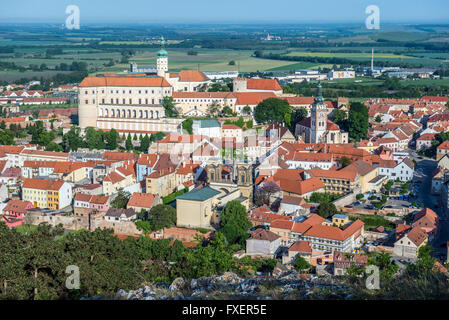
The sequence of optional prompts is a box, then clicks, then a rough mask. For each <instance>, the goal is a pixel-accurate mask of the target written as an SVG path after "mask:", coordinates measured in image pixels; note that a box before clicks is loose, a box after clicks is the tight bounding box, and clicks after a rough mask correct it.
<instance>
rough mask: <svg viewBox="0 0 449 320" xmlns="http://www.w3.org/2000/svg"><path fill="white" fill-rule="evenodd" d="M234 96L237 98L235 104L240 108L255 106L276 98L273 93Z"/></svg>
mask: <svg viewBox="0 0 449 320" xmlns="http://www.w3.org/2000/svg"><path fill="white" fill-rule="evenodd" d="M234 94H235V96H236V97H237V101H236V103H235V104H236V105H239V106H246V105H249V106H254V105H258V104H259V103H261V102H262V101H264V100H266V99H268V98H275V97H276V95H275V94H274V93H273V92H235V93H234Z"/></svg>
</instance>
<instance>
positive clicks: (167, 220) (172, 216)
mask: <svg viewBox="0 0 449 320" xmlns="http://www.w3.org/2000/svg"><path fill="white" fill-rule="evenodd" d="M149 221H150V223H151V227H152V229H153V230H161V229H163V228H170V227H173V226H175V225H176V209H175V208H173V207H172V206H170V205H166V204H159V205H157V206H154V207H153V208H151V210H150V214H149Z"/></svg>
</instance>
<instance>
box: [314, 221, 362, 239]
mask: <svg viewBox="0 0 449 320" xmlns="http://www.w3.org/2000/svg"><path fill="white" fill-rule="evenodd" d="M363 226H364V223H363V222H362V221H361V220H356V221H354V222H353V223H351V225H349V226H348V227H347V228H346V229H344V230H341V229H340V228H337V227H332V226H324V225H320V224H317V225H314V226H312V227H311V228H310V229H309V230H307V231H306V232H305V235H306V236H310V237H316V238H325V239H333V240H338V241H344V240H346V239H347V238H349V237H350V236H352V235H353V234H354V233H355V232H357V231H358V230H360V229H361V228H363Z"/></svg>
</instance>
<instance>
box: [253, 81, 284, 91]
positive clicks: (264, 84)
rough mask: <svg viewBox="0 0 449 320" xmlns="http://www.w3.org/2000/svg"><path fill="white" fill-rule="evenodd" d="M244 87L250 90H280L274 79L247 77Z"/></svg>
mask: <svg viewBox="0 0 449 320" xmlns="http://www.w3.org/2000/svg"><path fill="white" fill-rule="evenodd" d="M246 88H247V89H251V90H273V91H279V90H282V88H281V86H280V85H279V83H278V81H277V80H276V79H253V78H251V79H247V82H246Z"/></svg>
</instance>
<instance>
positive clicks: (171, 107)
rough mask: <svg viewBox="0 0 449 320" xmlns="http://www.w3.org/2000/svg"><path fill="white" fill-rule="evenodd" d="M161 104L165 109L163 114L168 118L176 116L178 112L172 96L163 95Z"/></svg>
mask: <svg viewBox="0 0 449 320" xmlns="http://www.w3.org/2000/svg"><path fill="white" fill-rule="evenodd" d="M162 106H163V107H164V109H165V116H166V117H169V118H175V117H177V116H178V112H177V111H176V108H175V103H174V101H173V97H169V96H167V97H164V100H163V101H162Z"/></svg>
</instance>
